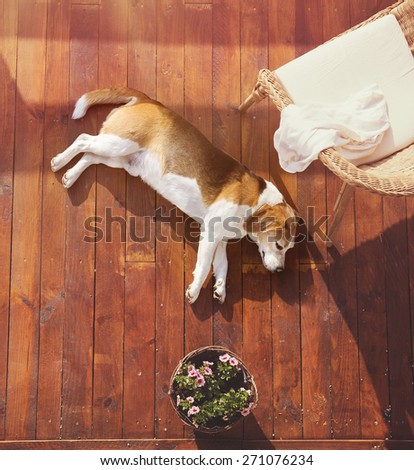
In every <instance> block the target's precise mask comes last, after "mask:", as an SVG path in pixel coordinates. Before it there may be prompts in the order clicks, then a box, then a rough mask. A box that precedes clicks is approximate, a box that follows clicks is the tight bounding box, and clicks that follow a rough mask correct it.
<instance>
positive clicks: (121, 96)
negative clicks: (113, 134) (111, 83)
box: [72, 88, 151, 119]
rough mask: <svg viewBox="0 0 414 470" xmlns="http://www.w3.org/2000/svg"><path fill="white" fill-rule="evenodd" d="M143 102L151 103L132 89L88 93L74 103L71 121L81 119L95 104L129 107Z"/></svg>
mask: <svg viewBox="0 0 414 470" xmlns="http://www.w3.org/2000/svg"><path fill="white" fill-rule="evenodd" d="M144 101H151V98H149V97H148V96H147V95H145V94H144V93H141V92H140V91H137V90H133V89H132V88H102V89H100V90H94V91H89V92H88V93H85V94H84V95H82V96H81V97H80V98H79V99H78V101H77V102H76V105H75V109H74V111H73V114H72V119H80V118H82V117H83V116H85V114H86V112H87V111H88V109H89V108H90V107H91V106H94V105H95V104H125V105H127V106H131V105H133V104H135V103H138V102H144Z"/></svg>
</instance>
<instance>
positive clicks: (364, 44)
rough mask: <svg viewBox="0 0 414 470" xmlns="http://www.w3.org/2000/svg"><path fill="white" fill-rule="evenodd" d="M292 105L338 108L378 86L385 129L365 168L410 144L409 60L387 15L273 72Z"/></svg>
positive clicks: (412, 62) (412, 79) (413, 122)
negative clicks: (385, 114)
mask: <svg viewBox="0 0 414 470" xmlns="http://www.w3.org/2000/svg"><path fill="white" fill-rule="evenodd" d="M274 73H275V74H276V76H277V77H278V79H279V80H280V81H281V82H282V84H283V86H284V88H285V89H286V91H287V92H288V93H289V95H290V96H291V98H292V100H293V102H294V103H295V104H297V105H304V104H310V103H324V104H333V103H340V102H342V101H345V100H346V99H348V98H349V96H350V95H352V94H355V93H357V92H358V91H360V90H362V89H363V88H366V87H367V86H370V85H372V84H374V83H376V84H378V85H379V86H380V87H381V89H382V91H383V93H384V95H385V98H386V101H387V106H388V115H389V119H390V124H391V126H390V129H389V130H388V131H387V132H386V133H385V135H384V138H383V140H382V142H381V144H380V145H379V146H378V147H377V148H376V150H375V151H374V152H373V153H372V154H370V155H369V156H363V157H361V159H359V160H358V159H356V160H353V163H354V164H356V165H361V164H366V163H371V162H374V161H377V160H380V159H382V158H384V157H386V156H387V155H391V154H392V153H394V152H396V151H398V150H400V149H402V148H404V147H406V146H407V145H409V144H411V143H412V142H414V58H413V56H412V53H411V51H410V48H409V46H408V44H407V41H406V39H405V36H404V34H403V32H402V30H401V28H400V26H399V24H398V21H397V20H396V18H395V17H394V16H393V15H392V14H390V15H387V16H385V17H383V18H380V19H378V20H376V21H374V22H372V23H369V24H367V25H365V26H363V27H361V28H359V29H356V30H355V31H352V32H350V33H348V34H345V35H343V36H341V37H339V38H337V39H335V40H333V41H330V42H327V43H325V44H323V45H321V46H319V47H317V48H316V49H314V50H312V51H310V52H308V53H307V54H304V55H303V56H301V57H298V58H297V59H295V60H293V61H292V62H289V63H288V64H286V65H284V66H283V67H280V68H278V69H277V70H275V71H274Z"/></svg>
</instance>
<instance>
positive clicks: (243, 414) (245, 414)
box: [240, 408, 250, 416]
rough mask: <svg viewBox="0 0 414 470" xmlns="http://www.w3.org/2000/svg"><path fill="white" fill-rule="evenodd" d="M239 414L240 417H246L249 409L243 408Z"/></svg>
mask: <svg viewBox="0 0 414 470" xmlns="http://www.w3.org/2000/svg"><path fill="white" fill-rule="evenodd" d="M240 413H241V415H242V416H247V415H248V414H250V408H245V409H244V410H241V412H240Z"/></svg>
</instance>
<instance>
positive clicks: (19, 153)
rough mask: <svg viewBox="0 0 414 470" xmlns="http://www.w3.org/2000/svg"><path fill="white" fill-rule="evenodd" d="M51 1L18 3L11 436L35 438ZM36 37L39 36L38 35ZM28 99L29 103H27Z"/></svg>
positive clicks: (9, 397)
mask: <svg viewBox="0 0 414 470" xmlns="http://www.w3.org/2000/svg"><path fill="white" fill-rule="evenodd" d="M46 11H47V4H45V3H40V2H39V3H34V4H33V6H32V8H27V7H26V5H24V2H19V19H18V55H17V60H18V64H19V67H18V69H17V87H18V90H19V93H20V94H21V96H22V97H23V99H22V100H19V101H18V102H17V103H16V115H18V116H19V119H18V120H17V121H16V141H15V142H16V143H15V163H14V171H15V174H14V195H13V199H14V200H13V234H12V237H13V253H12V269H11V304H10V326H9V328H10V333H9V334H10V336H9V356H8V361H9V363H8V371H9V372H8V381H7V420H6V436H7V437H8V438H9V439H28V438H33V437H34V436H35V430H36V398H37V367H38V336H39V307H40V298H39V297H40V244H41V187H42V156H43V121H44V115H43V110H44V108H43V107H44V73H45V71H44V68H45V46H46V41H45V31H46ZM34 37H35V38H36V39H35V40H34V39H33V38H34ZM23 100H24V101H23Z"/></svg>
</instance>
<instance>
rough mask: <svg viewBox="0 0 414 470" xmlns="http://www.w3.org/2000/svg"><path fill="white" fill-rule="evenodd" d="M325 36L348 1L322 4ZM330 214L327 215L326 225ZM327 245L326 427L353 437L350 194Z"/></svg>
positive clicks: (355, 392) (335, 184) (338, 24)
mask: <svg viewBox="0 0 414 470" xmlns="http://www.w3.org/2000/svg"><path fill="white" fill-rule="evenodd" d="M323 20H324V40H329V39H331V38H332V37H335V36H337V35H338V34H340V33H341V32H342V31H345V30H347V29H349V27H350V11H349V4H347V3H343V4H340V5H338V4H335V5H334V4H331V3H329V4H328V3H326V2H325V3H324V4H323ZM327 176H328V178H327V208H328V211H327V212H328V213H329V214H332V212H333V208H334V206H335V203H336V200H337V197H338V195H339V192H340V190H341V187H342V181H341V180H340V179H339V178H337V177H336V176H334V175H332V174H328V175H327ZM331 222H332V217H331V219H330V220H328V229H329V230H330V223H331ZM333 243H334V246H333V247H332V248H331V249H330V250H329V254H328V256H329V258H328V261H329V264H330V268H329V274H328V282H329V291H330V295H329V301H328V302H329V304H328V308H329V318H330V326H329V329H330V335H331V380H330V385H331V397H332V411H331V413H332V414H331V430H332V436H333V437H335V438H358V437H360V435H361V428H360V415H359V409H360V406H359V367H358V366H359V361H358V317H357V315H358V310H357V295H356V294H357V277H356V268H355V266H356V255H355V210H354V199H353V198H351V201H349V202H348V205H347V208H346V210H345V212H344V213H343V216H342V218H341V221H340V224H339V227H338V230H337V232H336V234H335V236H334V239H333Z"/></svg>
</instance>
